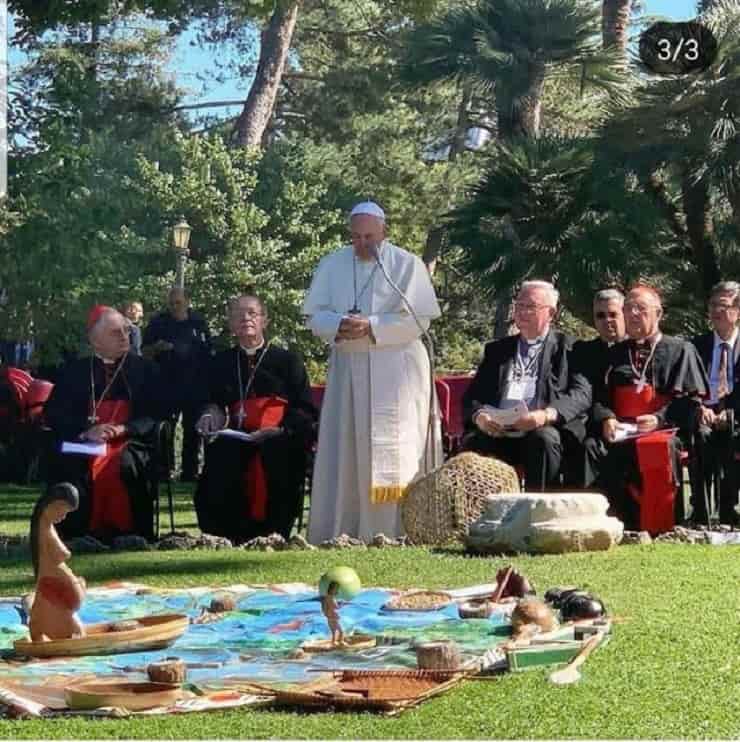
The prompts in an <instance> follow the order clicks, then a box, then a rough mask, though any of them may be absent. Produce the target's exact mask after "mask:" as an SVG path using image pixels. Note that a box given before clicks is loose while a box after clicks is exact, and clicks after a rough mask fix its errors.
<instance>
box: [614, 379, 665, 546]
mask: <svg viewBox="0 0 740 742" xmlns="http://www.w3.org/2000/svg"><path fill="white" fill-rule="evenodd" d="M669 399H670V398H669V397H666V396H664V395H662V394H658V393H657V392H656V391H655V389H654V388H653V387H652V386H649V385H647V384H646V385H645V386H644V387H643V389H642V391H641V392H638V391H637V386H636V385H634V384H630V385H629V386H617V387H615V388H614V389H613V390H612V404H613V409H614V412H615V414H616V415H617V417H620V418H625V417H637V416H638V415H652V414H653V413H655V412H656V411H657V410H659V409H660V408H661V407H664V406H665V405H666V404H667V403H668V401H669ZM672 438H673V431H672V430H656V431H654V432H653V433H650V434H648V435H644V436H641V437H640V438H637V439H636V440H635V449H636V451H637V468H638V469H639V470H640V475H641V479H642V485H641V487H640V488H639V489H637V488H636V487H634V486H629V487H628V489H629V493H630V496H631V497H632V498H633V499H634V500H636V501H637V502H638V503H639V505H640V529H641V530H643V531H648V532H649V533H651V534H656V533H663V532H664V531H670V530H671V529H672V528H673V526H674V525H675V523H676V521H675V517H674V500H675V497H676V484H675V482H674V481H673V467H672V465H671V446H670V441H671V439H672Z"/></svg>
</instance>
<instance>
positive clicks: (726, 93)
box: [602, 0, 740, 298]
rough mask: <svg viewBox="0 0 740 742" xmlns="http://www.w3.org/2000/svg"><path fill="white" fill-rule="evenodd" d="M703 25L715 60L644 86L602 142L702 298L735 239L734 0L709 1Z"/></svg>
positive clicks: (739, 39) (737, 19) (739, 24)
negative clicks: (648, 203) (658, 221)
mask: <svg viewBox="0 0 740 742" xmlns="http://www.w3.org/2000/svg"><path fill="white" fill-rule="evenodd" d="M702 20H703V22H704V23H705V24H706V25H707V26H708V27H709V28H710V29H711V30H712V31H713V33H714V35H715V38H716V39H717V42H718V53H717V58H716V60H715V62H714V63H713V64H712V65H711V66H710V67H709V68H708V69H707V70H705V71H704V72H702V73H700V74H695V75H691V76H684V77H672V78H667V79H662V80H660V81H657V82H656V81H650V82H648V83H647V84H646V85H645V86H644V87H643V89H642V90H641V91H640V92H639V94H638V102H637V105H636V106H634V107H633V108H631V109H629V110H627V111H625V112H624V113H623V114H621V115H619V116H617V117H616V118H615V119H614V120H613V121H611V122H610V123H609V124H608V125H607V126H606V127H605V128H604V132H603V137H602V139H603V142H604V151H605V152H606V153H608V154H609V155H610V156H611V158H612V162H613V163H616V164H618V165H619V167H621V168H623V169H624V170H625V171H626V172H627V174H628V175H630V174H633V175H635V176H637V178H638V179H639V181H640V183H641V184H642V187H643V188H644V190H645V192H646V193H648V194H650V196H651V197H652V198H653V200H654V202H655V203H656V204H657V205H658V206H659V208H660V209H661V210H662V213H663V216H664V220H665V223H666V225H667V226H669V227H670V229H671V232H672V239H673V242H674V245H675V250H676V252H677V255H678V254H680V255H681V256H682V257H683V258H684V259H685V260H686V261H688V263H689V264H690V265H691V267H692V269H693V270H692V271H691V272H690V273H689V274H688V275H687V281H689V286H688V289H689V292H690V294H691V295H693V296H697V295H698V296H701V297H703V298H706V297H707V296H708V294H709V291H710V289H711V287H712V286H713V285H714V283H716V282H717V281H718V280H719V278H720V276H721V275H722V274H723V273H724V272H725V271H724V270H723V265H722V261H723V255H724V259H726V258H727V257H729V256H731V255H732V253H737V246H738V237H740V230H739V229H738V228H739V227H740V166H739V165H738V155H740V131H739V130H738V126H739V125H740V99H738V95H737V91H738V89H740V0H715V2H713V3H712V7H711V9H710V10H708V11H707V12H706V13H705V14H704V16H703V17H702ZM725 213H727V214H730V215H731V219H730V220H727V219H725V218H724V214H725ZM733 222H734V224H733ZM728 241H729V243H728ZM730 243H734V249H729V250H728V245H729V244H730Z"/></svg>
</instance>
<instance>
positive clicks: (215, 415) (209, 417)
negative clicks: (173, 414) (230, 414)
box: [195, 408, 226, 436]
mask: <svg viewBox="0 0 740 742" xmlns="http://www.w3.org/2000/svg"><path fill="white" fill-rule="evenodd" d="M225 426H226V415H225V414H224V413H223V411H222V410H219V409H218V408H213V409H210V410H208V412H204V413H203V414H202V415H201V416H200V418H199V419H198V422H197V423H195V430H196V432H197V433H199V434H200V435H203V436H212V435H214V434H215V433H218V431H219V430H223V428H224V427H225Z"/></svg>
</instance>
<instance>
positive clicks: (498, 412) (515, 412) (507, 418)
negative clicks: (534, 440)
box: [483, 400, 528, 427]
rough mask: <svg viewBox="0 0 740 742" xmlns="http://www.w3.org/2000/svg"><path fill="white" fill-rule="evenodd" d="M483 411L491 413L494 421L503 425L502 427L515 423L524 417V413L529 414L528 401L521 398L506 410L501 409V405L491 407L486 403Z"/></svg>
mask: <svg viewBox="0 0 740 742" xmlns="http://www.w3.org/2000/svg"><path fill="white" fill-rule="evenodd" d="M483 411H484V412H485V413H486V414H488V415H490V416H491V417H492V418H493V420H494V422H496V423H497V424H498V425H501V426H502V427H508V426H510V425H513V424H514V423H515V422H516V421H517V420H519V419H520V418H522V417H524V415H526V414H527V412H528V409H527V403H526V402H524V401H522V400H520V401H519V402H517V403H516V405H514V407H509V408H507V409H505V410H502V409H500V408H499V407H491V406H490V405H484V406H483Z"/></svg>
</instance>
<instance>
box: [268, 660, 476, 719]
mask: <svg viewBox="0 0 740 742" xmlns="http://www.w3.org/2000/svg"><path fill="white" fill-rule="evenodd" d="M463 677H465V673H464V672H455V673H451V672H444V671H442V672H435V671H428V672H424V671H414V670H395V671H389V670H379V671H373V670H366V671H358V672H354V671H338V672H337V673H335V680H334V681H333V682H332V683H331V684H329V685H327V686H325V687H324V688H323V689H318V688H313V689H311V690H309V689H306V690H293V689H285V690H279V689H276V690H275V691H274V693H275V701H276V702H277V703H279V704H286V705H291V706H313V707H334V708H347V709H351V710H361V709H365V710H369V711H381V712H385V713H398V712H399V711H402V710H403V709H405V708H409V707H410V706H415V705H416V704H418V703H421V702H422V701H424V700H426V699H427V698H431V697H432V696H435V695H437V694H438V693H443V692H444V691H446V690H448V689H450V688H452V687H453V686H454V685H456V684H457V683H459V682H460V680H462V679H463Z"/></svg>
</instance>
